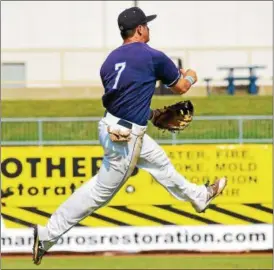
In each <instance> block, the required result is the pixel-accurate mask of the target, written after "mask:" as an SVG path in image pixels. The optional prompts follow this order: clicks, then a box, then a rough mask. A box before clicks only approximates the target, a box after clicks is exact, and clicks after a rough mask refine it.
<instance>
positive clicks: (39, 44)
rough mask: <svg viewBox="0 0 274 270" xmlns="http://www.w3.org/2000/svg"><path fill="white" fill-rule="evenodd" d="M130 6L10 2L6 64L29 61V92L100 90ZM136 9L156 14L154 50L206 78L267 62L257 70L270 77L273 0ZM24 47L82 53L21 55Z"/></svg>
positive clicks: (5, 11) (5, 13)
mask: <svg viewBox="0 0 274 270" xmlns="http://www.w3.org/2000/svg"><path fill="white" fill-rule="evenodd" d="M132 5H133V1H66V2H65V1H64V2H63V1H51V2H50V1H48V2H46V1H41V2H36V1H14V2H10V1H5V2H3V3H1V7H2V8H1V25H2V26H1V31H2V33H1V36H2V48H3V52H2V62H4V61H6V62H11V61H14V62H18V61H19V62H20V61H23V62H26V65H27V81H28V85H29V86H37V85H40V84H41V83H42V82H41V81H46V82H47V85H48V86H49V85H55V86H56V85H59V84H60V80H62V81H63V82H64V81H71V80H73V81H75V80H80V81H91V82H93V83H95V84H98V83H100V78H99V68H100V65H101V63H102V61H103V60H104V58H105V56H106V55H107V53H108V52H109V51H110V50H111V49H113V48H115V47H117V46H119V45H120V44H121V38H120V35H119V30H118V27H117V16H118V14H119V13H120V12H121V11H122V10H123V9H125V8H128V7H130V6H132ZM139 6H140V7H141V8H142V9H143V10H144V11H145V12H146V13H147V14H154V13H155V14H157V15H158V17H157V19H156V20H155V21H153V22H151V23H150V28H151V42H150V45H151V46H153V47H155V48H158V49H162V50H164V51H165V52H166V53H167V54H168V55H170V56H180V57H182V58H183V60H184V65H185V66H186V67H191V68H195V69H196V70H197V71H198V73H199V75H200V77H201V78H203V77H205V76H213V77H220V78H221V77H222V76H224V73H221V72H220V71H218V70H217V67H218V66H220V65H229V64H231V65H245V64H263V65H266V66H267V69H266V70H263V71H260V72H259V73H260V74H261V76H263V77H265V78H268V77H270V76H271V75H272V49H271V46H272V2H268V1H254V2H246V1H229V2H228V1H227V2H215V1H193V2H191V1H182V2H180V1H158V2H155V1H140V2H139ZM193 47H194V48H199V51H197V50H192V48H193ZM216 47H218V48H220V47H222V48H224V50H221V51H218V50H217V49H215V48H216ZM235 47H237V48H238V49H237V50H235ZM247 47H248V48H250V47H251V50H248V49H247ZM265 47H266V48H265ZM23 48H25V49H27V48H47V49H49V48H51V49H61V48H72V49H74V50H78V51H77V52H70V53H68V52H66V53H65V54H62V53H60V51H58V50H57V51H51V52H45V51H43V50H38V51H36V52H35V51H34V50H27V51H25V52H22V51H21V52H20V50H21V49H23ZM82 48H89V49H92V50H91V51H89V52H87V51H86V52H84V51H83V50H82ZM187 48H188V49H187ZM5 49H7V50H5ZM186 49H187V50H186ZM8 50H10V51H8ZM98 50H99V51H98ZM33 81H37V82H33ZM49 81H51V83H50V82H49ZM75 83H79V82H75Z"/></svg>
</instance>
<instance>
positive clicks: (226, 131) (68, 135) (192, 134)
mask: <svg viewBox="0 0 274 270" xmlns="http://www.w3.org/2000/svg"><path fill="white" fill-rule="evenodd" d="M181 99H182V98H181V97H178V96H168V97H159V96H157V97H154V98H153V102H152V106H151V107H152V108H161V107H164V106H165V105H169V104H172V103H174V102H175V101H179V100H181ZM191 100H192V102H193V104H194V107H195V115H204V116H205V115H271V114H272V97H269V96H212V97H206V98H191ZM103 113H104V108H103V106H102V104H101V100H99V99H90V100H55V101H53V100H41V101H3V102H2V116H3V117H67V116H70V117H76V116H98V117H101V116H102V115H103ZM243 131H244V132H243V137H244V138H246V139H257V138H268V139H269V138H272V121H271V120H254V121H245V122H244V129H243ZM148 134H149V135H151V136H152V137H153V138H155V139H171V134H170V133H168V132H166V133H162V132H159V131H158V130H157V129H156V128H155V127H153V126H152V125H149V127H148ZM238 136H239V130H238V122H237V121H235V120H225V121H223V120H222V121H219V120H218V121H199V120H196V121H193V122H192V124H191V128H188V129H186V130H185V131H184V132H182V133H180V134H179V135H177V138H178V139H236V138H238ZM2 139H3V140H5V141H11V140H16V141H25V140H33V141H36V140H38V124H37V123H35V122H29V123H3V124H2ZM43 139H44V140H58V141H60V140H97V139H98V134H97V123H96V122H58V123H57V122H46V123H44V124H43Z"/></svg>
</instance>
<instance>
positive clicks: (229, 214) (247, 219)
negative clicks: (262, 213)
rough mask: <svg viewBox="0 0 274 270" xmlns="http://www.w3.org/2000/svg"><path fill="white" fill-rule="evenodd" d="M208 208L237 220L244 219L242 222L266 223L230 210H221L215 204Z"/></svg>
mask: <svg viewBox="0 0 274 270" xmlns="http://www.w3.org/2000/svg"><path fill="white" fill-rule="evenodd" d="M208 208H209V209H211V210H214V211H216V212H219V213H223V214H225V215H228V216H231V217H235V218H238V219H242V220H244V221H247V222H250V223H254V224H263V223H265V222H263V221H260V220H257V219H255V218H251V217H247V216H244V215H242V214H238V213H235V212H232V211H230V210H227V209H223V208H220V207H218V206H217V205H214V204H212V205H209V206H208Z"/></svg>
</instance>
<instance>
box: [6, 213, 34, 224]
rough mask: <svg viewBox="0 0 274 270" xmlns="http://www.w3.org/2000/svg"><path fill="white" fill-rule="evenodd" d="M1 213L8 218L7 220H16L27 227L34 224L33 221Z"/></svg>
mask: <svg viewBox="0 0 274 270" xmlns="http://www.w3.org/2000/svg"><path fill="white" fill-rule="evenodd" d="M1 215H2V216H3V218H4V219H7V220H9V221H12V222H15V223H18V224H20V225H23V226H26V227H33V226H34V224H33V223H30V222H27V221H25V220H22V219H19V218H15V217H12V216H9V215H7V214H3V213H1Z"/></svg>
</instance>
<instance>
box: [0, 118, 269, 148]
mask: <svg viewBox="0 0 274 270" xmlns="http://www.w3.org/2000/svg"><path fill="white" fill-rule="evenodd" d="M99 120H100V118H98V117H58V118H57V117H56V118H54V117H50V118H2V119H1V122H2V124H1V145H2V146H4V145H6V146H7V145H10V146H13V145H14V146H15V145H40V146H42V145H98V144H99V141H98V132H97V123H98V121H99ZM147 134H148V135H150V136H151V137H153V138H154V139H155V140H156V141H157V142H158V143H160V144H174V145H176V144H184V143H191V144H199V143H200V144H204V143H205V144H206V143H214V144H216V143H240V144H241V143H273V116H271V115H260V116H253V115H249V116H196V117H194V121H193V122H192V123H191V126H190V127H188V128H187V129H186V130H184V131H183V132H181V133H169V132H162V131H160V130H158V129H156V128H155V127H153V126H152V125H151V124H149V126H148V130H147Z"/></svg>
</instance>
